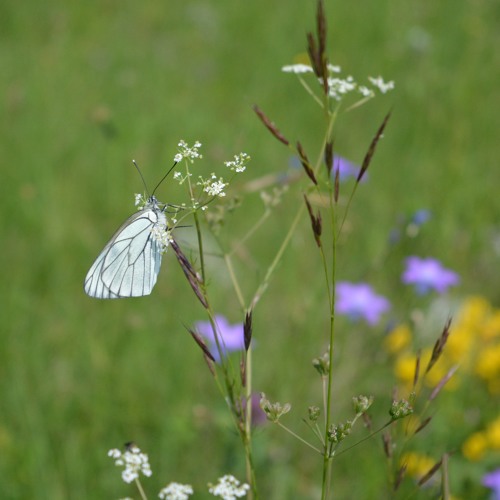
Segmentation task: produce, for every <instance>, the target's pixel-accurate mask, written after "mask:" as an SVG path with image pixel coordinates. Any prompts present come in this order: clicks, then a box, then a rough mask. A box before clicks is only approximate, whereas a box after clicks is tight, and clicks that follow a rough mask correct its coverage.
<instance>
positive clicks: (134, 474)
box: [108, 445, 152, 483]
mask: <svg viewBox="0 0 500 500" xmlns="http://www.w3.org/2000/svg"><path fill="white" fill-rule="evenodd" d="M108 457H111V458H113V459H114V460H115V465H117V466H119V467H124V469H123V471H122V479H123V480H124V481H125V482H126V483H131V482H132V481H134V480H136V479H137V478H138V477H139V473H140V472H142V474H143V475H144V476H147V477H149V476H151V474H152V472H151V467H150V465H149V459H148V456H147V455H146V453H141V450H140V449H139V448H138V447H137V446H135V445H131V446H128V447H127V449H126V450H125V452H124V453H122V452H121V451H120V450H118V449H116V448H114V449H112V450H109V451H108Z"/></svg>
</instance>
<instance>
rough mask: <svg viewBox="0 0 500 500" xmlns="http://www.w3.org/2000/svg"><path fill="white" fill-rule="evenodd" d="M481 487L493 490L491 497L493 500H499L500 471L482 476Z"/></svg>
mask: <svg viewBox="0 0 500 500" xmlns="http://www.w3.org/2000/svg"><path fill="white" fill-rule="evenodd" d="M482 483H483V486H486V487H487V488H491V489H492V490H493V497H492V498H494V499H495V500H500V469H496V470H494V471H493V472H489V473H488V474H485V475H484V476H483V481H482Z"/></svg>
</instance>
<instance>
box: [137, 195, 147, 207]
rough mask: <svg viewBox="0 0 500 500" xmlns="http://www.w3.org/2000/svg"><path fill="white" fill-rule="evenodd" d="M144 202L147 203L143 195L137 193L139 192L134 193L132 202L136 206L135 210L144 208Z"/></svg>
mask: <svg viewBox="0 0 500 500" xmlns="http://www.w3.org/2000/svg"><path fill="white" fill-rule="evenodd" d="M146 203H147V200H146V198H145V197H144V195H142V194H139V193H135V202H134V204H135V206H136V207H137V210H142V209H143V208H144V206H145V205H146Z"/></svg>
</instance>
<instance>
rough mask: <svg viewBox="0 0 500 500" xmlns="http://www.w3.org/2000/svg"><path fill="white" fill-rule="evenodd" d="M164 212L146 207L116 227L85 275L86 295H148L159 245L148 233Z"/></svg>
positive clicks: (157, 269)
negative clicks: (116, 229)
mask: <svg viewBox="0 0 500 500" xmlns="http://www.w3.org/2000/svg"><path fill="white" fill-rule="evenodd" d="M164 218H165V216H164V214H163V213H162V212H161V211H159V210H156V209H152V208H147V209H145V210H141V211H140V212H137V213H136V214H134V215H132V216H131V217H129V218H128V219H127V220H126V221H125V223H124V224H123V225H122V226H121V227H120V228H119V229H118V231H116V233H115V234H114V235H113V237H112V238H111V240H110V241H109V242H108V244H107V245H106V246H105V247H104V249H103V251H102V252H101V253H100V255H99V256H98V257H97V259H96V260H95V262H94V264H93V265H92V267H91V268H90V270H89V272H88V273H87V276H86V277H85V283H84V288H85V292H86V293H87V295H89V296H90V297H95V298H98V299H117V298H121V297H142V296H144V295H149V294H150V293H151V290H152V289H153V287H154V285H155V283H156V278H157V276H158V273H159V272H160V266H161V256H162V248H161V245H160V244H159V243H158V241H157V240H156V239H155V238H154V237H153V235H152V234H151V229H152V228H153V227H154V226H155V225H156V224H158V223H164Z"/></svg>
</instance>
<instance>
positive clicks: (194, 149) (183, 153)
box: [174, 139, 203, 163]
mask: <svg viewBox="0 0 500 500" xmlns="http://www.w3.org/2000/svg"><path fill="white" fill-rule="evenodd" d="M177 146H178V148H179V152H178V153H177V154H176V155H175V156H174V161H175V162H179V161H181V160H182V158H186V159H187V160H189V161H190V162H191V163H193V161H194V160H196V159H199V158H203V156H202V155H201V154H200V153H199V151H198V150H199V149H200V148H201V142H200V141H196V142H195V143H194V145H193V146H191V147H190V146H188V144H187V142H186V141H183V140H182V139H181V140H180V141H179V143H178V144H177Z"/></svg>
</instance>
